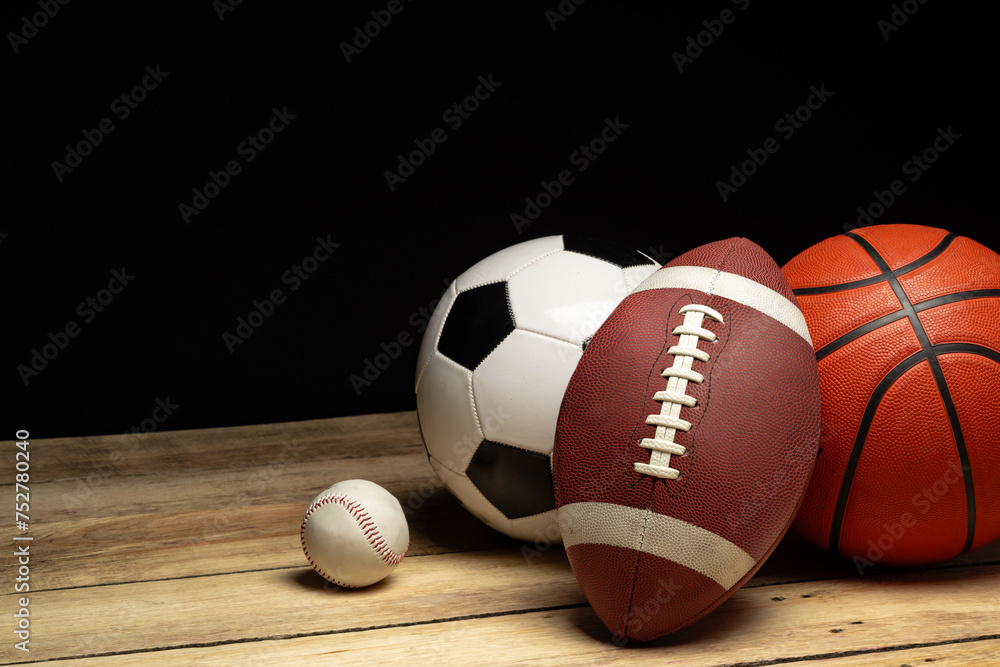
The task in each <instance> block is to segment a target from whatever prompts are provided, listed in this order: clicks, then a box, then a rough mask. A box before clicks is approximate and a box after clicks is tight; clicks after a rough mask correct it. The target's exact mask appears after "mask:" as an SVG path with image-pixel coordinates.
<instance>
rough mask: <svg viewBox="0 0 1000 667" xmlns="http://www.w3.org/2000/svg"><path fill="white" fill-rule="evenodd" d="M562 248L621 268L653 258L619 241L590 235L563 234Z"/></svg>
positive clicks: (651, 262) (637, 264)
mask: <svg viewBox="0 0 1000 667" xmlns="http://www.w3.org/2000/svg"><path fill="white" fill-rule="evenodd" d="M563 248H565V249H566V250H569V251H570V252H577V253H580V254H581V255H589V256H590V257H594V258H597V259H602V260H604V261H605V262H608V263H609V264H614V265H615V266H617V267H619V268H622V269H624V268H626V267H629V266H644V265H646V264H653V260H651V259H650V258H649V257H646V256H645V255H643V254H642V253H641V252H639V251H638V250H633V249H632V248H629V247H628V246H626V245H622V244H621V243H616V242H614V241H607V240H605V239H597V238H594V237H592V236H576V235H574V234H563Z"/></svg>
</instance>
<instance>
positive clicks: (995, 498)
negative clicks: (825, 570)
mask: <svg viewBox="0 0 1000 667" xmlns="http://www.w3.org/2000/svg"><path fill="white" fill-rule="evenodd" d="M782 270H783V272H784V274H785V277H786V278H787V280H788V282H789V284H790V285H791V286H792V288H793V290H794V292H795V295H796V297H797V299H798V301H799V305H800V307H801V308H802V312H803V313H804V314H805V318H806V322H807V324H808V326H809V331H810V334H811V336H812V339H813V345H814V347H815V350H816V359H817V362H818V364H819V375H820V386H821V393H822V413H823V433H822V436H821V442H820V446H821V449H820V454H819V456H818V458H817V462H816V468H815V472H814V474H813V479H812V482H811V484H810V486H809V489H808V490H807V492H806V496H805V499H804V501H803V504H802V508H801V510H800V512H799V514H798V516H797V518H796V520H795V524H794V528H795V529H796V530H797V531H798V532H799V533H800V534H801V535H802V536H803V537H805V538H806V539H807V540H809V541H810V542H812V543H814V544H816V545H817V546H819V547H822V548H823V549H827V550H830V551H835V552H838V553H840V554H842V555H844V556H847V557H851V558H854V559H855V563H856V564H858V566H859V569H863V568H864V567H866V566H868V565H871V564H875V563H879V564H884V565H922V564H929V563H935V562H939V561H943V560H947V559H949V558H953V557H955V556H957V555H959V554H961V553H964V552H967V551H971V550H973V549H977V548H979V547H981V546H983V545H984V544H986V543H988V542H990V541H992V540H993V539H995V538H997V537H998V536H1000V255H997V253H995V252H993V251H992V250H990V249H989V248H986V247H985V246H983V245H981V244H979V243H976V242H975V241H973V240H971V239H969V238H966V237H962V236H958V235H955V234H952V233H949V232H948V231H946V230H943V229H935V228H931V227H922V226H918V225H878V226H873V227H868V228H863V229H858V230H855V231H853V232H850V233H847V234H843V235H840V236H835V237H832V238H829V239H826V240H825V241H822V242H820V243H818V244H816V245H814V246H812V247H811V248H809V249H807V250H805V251H804V252H802V253H800V254H799V255H797V256H796V257H794V258H793V259H792V260H791V261H789V262H788V264H786V265H785V266H784V268H783V269H782Z"/></svg>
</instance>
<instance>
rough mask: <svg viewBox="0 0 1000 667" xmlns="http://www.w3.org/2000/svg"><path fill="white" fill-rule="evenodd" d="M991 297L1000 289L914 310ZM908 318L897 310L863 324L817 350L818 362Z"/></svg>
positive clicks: (953, 297)
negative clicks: (859, 339) (891, 324)
mask: <svg viewBox="0 0 1000 667" xmlns="http://www.w3.org/2000/svg"><path fill="white" fill-rule="evenodd" d="M991 297H1000V289H977V290H966V291H964V292H952V293H951V294H945V295H943V296H938V297H934V298H933V299H927V300H926V301H920V302H919V303H915V304H913V309H914V310H915V311H917V312H918V313H920V312H923V311H925V310H929V309H931V308H937V307H938V306H943V305H946V304H949V303H956V302H958V301H968V300H971V299H986V298H991ZM904 317H906V312H905V311H903V310H896V311H893V312H891V313H889V314H887V315H883V316H882V317H880V318H878V319H875V320H872V321H871V322H868V323H867V324H863V325H861V326H860V327H858V328H857V329H854V330H853V331H848V332H847V333H846V334H844V335H843V336H841V337H840V338H837V339H836V340H833V341H830V342H829V343H827V344H826V345H824V346H823V347H821V348H820V349H818V350H816V361H819V360H820V359H822V358H823V357H826V356H827V355H829V354H831V353H832V352H835V351H836V350H838V349H840V348H841V347H843V346H844V345H847V344H848V343H850V342H851V341H853V340H856V339H858V338H861V337H862V336H864V335H865V334H867V333H870V332H872V331H875V330H876V329H878V328H880V327H883V326H885V325H886V324H889V323H891V322H895V321H896V320H901V319H903V318H904Z"/></svg>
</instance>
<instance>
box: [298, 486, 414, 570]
mask: <svg viewBox="0 0 1000 667" xmlns="http://www.w3.org/2000/svg"><path fill="white" fill-rule="evenodd" d="M300 535H301V537H302V549H303V551H305V554H306V558H307V559H308V560H309V563H310V564H311V565H312V566H313V568H315V569H316V571H317V572H319V573H320V575H322V576H323V577H325V578H326V579H328V580H330V581H332V582H333V583H335V584H337V585H338V586H345V587H347V588H361V587H363V586H370V585H372V584H374V583H376V582H378V581H381V580H382V579H384V578H385V577H386V576H387V575H388V574H389V573H390V572H392V571H393V569H394V568H395V567H396V566H397V565H399V562H400V561H401V560H403V557H404V556H406V550H407V548H408V547H409V544H410V530H409V527H408V526H407V525H406V516H404V514H403V508H402V506H401V505H400V504H399V501H398V500H396V498H395V497H394V496H393V495H392V494H391V493H389V492H388V491H386V490H385V489H383V488H382V487H381V486H379V485H378V484H375V483H374V482H369V481H368V480H364V479H348V480H344V481H342V482H337V483H336V484H334V485H333V486H331V487H329V488H327V489H326V490H324V491H323V492H321V493H320V494H319V495H318V496H316V497H315V498H314V499H313V501H312V502H311V503H310V504H309V509H308V510H306V513H305V516H303V517H302V529H301V531H300Z"/></svg>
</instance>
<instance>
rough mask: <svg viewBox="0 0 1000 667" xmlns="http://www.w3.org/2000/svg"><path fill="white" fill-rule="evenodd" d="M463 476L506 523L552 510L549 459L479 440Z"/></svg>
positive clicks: (497, 443)
mask: <svg viewBox="0 0 1000 667" xmlns="http://www.w3.org/2000/svg"><path fill="white" fill-rule="evenodd" d="M465 474H466V475H467V476H468V477H469V479H471V480H472V483H473V484H475V485H476V488H478V489H479V491H480V492H481V493H482V494H483V495H484V496H486V499H487V500H489V501H490V502H491V503H493V505H494V506H495V507H496V508H497V509H498V510H500V511H501V512H503V515H504V516H505V517H507V518H508V519H519V518H521V517H524V516H531V515H533V514H539V513H541V512H548V511H549V510H552V509H555V508H556V500H555V494H554V493H553V491H552V468H551V466H550V465H549V457H548V456H546V455H545V454H539V453H538V452H530V451H528V450H526V449H521V448H519V447H511V446H510V445H504V444H501V443H499V442H493V441H491V440H483V441H482V442H481V443H480V444H479V448H478V449H476V454H475V456H473V457H472V461H470V462H469V467H468V468H466V470H465Z"/></svg>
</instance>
